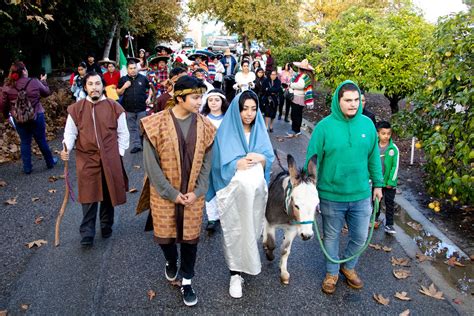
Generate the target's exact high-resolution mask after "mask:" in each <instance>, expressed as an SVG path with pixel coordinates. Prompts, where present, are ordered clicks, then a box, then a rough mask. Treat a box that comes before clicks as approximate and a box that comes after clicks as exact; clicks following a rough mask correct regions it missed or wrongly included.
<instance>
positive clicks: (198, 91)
mask: <svg viewBox="0 0 474 316" xmlns="http://www.w3.org/2000/svg"><path fill="white" fill-rule="evenodd" d="M206 91H207V88H204V87H202V88H187V89H183V90H175V91H174V96H175V97H180V96H183V95H188V94H193V93H195V94H204V93H205V92H206Z"/></svg>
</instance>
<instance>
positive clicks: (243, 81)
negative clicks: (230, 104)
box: [234, 59, 255, 92]
mask: <svg viewBox="0 0 474 316" xmlns="http://www.w3.org/2000/svg"><path fill="white" fill-rule="evenodd" d="M241 67H242V70H241V71H239V72H238V73H237V74H236V75H235V84H234V89H235V90H238V91H239V92H243V91H247V90H249V89H253V88H254V86H255V85H254V83H253V82H254V81H255V73H253V72H251V71H250V62H249V61H248V60H247V59H244V60H243V61H242V63H241Z"/></svg>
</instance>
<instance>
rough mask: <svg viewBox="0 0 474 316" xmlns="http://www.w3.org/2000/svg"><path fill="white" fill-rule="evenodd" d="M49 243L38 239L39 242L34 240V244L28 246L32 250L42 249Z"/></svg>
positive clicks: (27, 244) (30, 243)
mask: <svg viewBox="0 0 474 316" xmlns="http://www.w3.org/2000/svg"><path fill="white" fill-rule="evenodd" d="M47 243H48V242H47V241H46V240H44V239H38V240H34V241H32V242H29V243H26V246H27V247H28V248H29V249H31V248H33V247H38V248H39V247H41V246H42V245H46V244H47Z"/></svg>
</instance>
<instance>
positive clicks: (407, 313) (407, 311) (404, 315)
mask: <svg viewBox="0 0 474 316" xmlns="http://www.w3.org/2000/svg"><path fill="white" fill-rule="evenodd" d="M408 315H410V310H409V309H405V310H404V311H403V312H401V313H400V314H399V315H398V316H408Z"/></svg>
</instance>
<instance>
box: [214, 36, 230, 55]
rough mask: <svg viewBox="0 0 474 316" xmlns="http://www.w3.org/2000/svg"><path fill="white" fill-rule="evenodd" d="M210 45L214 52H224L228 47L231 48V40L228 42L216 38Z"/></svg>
mask: <svg viewBox="0 0 474 316" xmlns="http://www.w3.org/2000/svg"><path fill="white" fill-rule="evenodd" d="M210 47H211V48H212V51H213V52H214V53H217V52H221V53H222V52H224V51H225V50H226V49H227V48H230V47H229V42H227V40H221V39H216V40H214V41H213V42H212V45H210Z"/></svg>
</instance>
